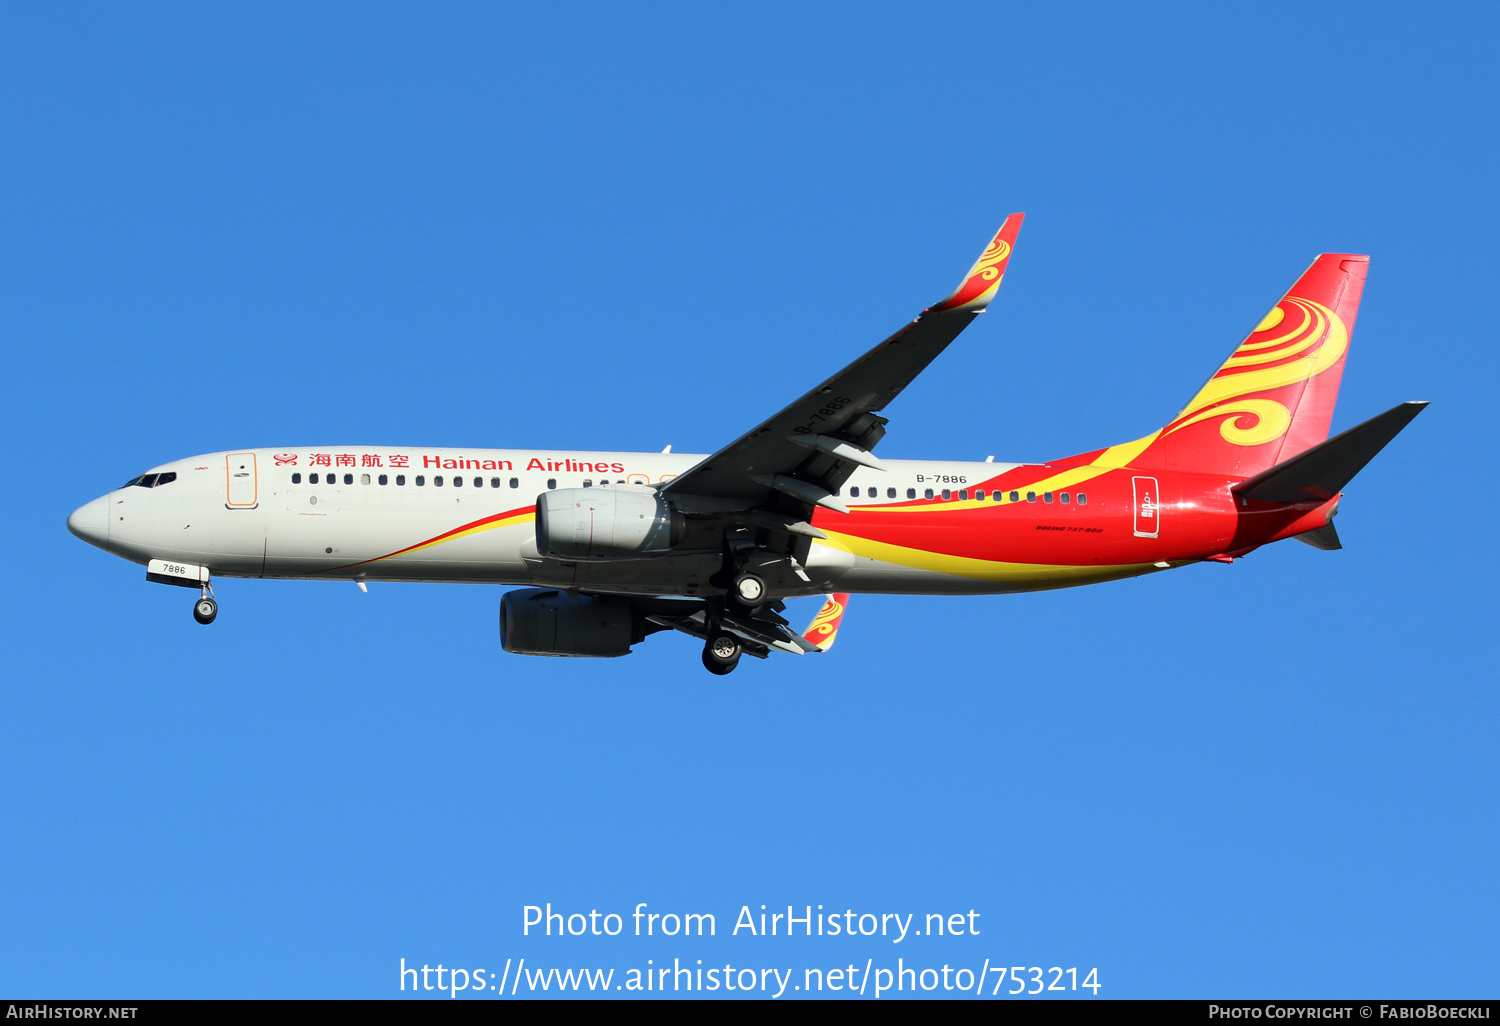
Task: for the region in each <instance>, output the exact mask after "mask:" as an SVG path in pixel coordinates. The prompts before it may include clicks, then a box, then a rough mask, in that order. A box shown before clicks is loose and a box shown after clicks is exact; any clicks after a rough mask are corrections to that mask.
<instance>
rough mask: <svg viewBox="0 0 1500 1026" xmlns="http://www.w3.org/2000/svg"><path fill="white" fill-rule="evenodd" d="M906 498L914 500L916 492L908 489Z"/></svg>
mask: <svg viewBox="0 0 1500 1026" xmlns="http://www.w3.org/2000/svg"><path fill="white" fill-rule="evenodd" d="M906 497H907V498H908V499H915V498H916V497H917V490H916V489H915V488H908V489H907V490H906Z"/></svg>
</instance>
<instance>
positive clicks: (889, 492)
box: [885, 488, 896, 499]
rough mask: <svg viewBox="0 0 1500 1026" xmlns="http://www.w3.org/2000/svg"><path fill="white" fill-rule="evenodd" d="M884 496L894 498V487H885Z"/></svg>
mask: <svg viewBox="0 0 1500 1026" xmlns="http://www.w3.org/2000/svg"><path fill="white" fill-rule="evenodd" d="M885 497H886V498H887V499H894V498H895V497H896V489H894V488H887V489H886V490H885Z"/></svg>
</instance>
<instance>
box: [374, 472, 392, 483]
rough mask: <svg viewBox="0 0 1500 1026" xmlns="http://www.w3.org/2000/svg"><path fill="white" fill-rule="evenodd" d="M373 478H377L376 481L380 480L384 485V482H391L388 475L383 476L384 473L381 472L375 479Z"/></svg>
mask: <svg viewBox="0 0 1500 1026" xmlns="http://www.w3.org/2000/svg"><path fill="white" fill-rule="evenodd" d="M375 480H377V481H379V482H380V483H381V484H383V485H386V484H390V483H391V479H390V478H388V477H386V476H385V475H384V474H381V475H380V476H379V477H377V478H376V479H375Z"/></svg>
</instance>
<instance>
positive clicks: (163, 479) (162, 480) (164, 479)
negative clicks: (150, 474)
mask: <svg viewBox="0 0 1500 1026" xmlns="http://www.w3.org/2000/svg"><path fill="white" fill-rule="evenodd" d="M176 480H177V475H176V473H174V472H173V471H170V470H169V471H167V472H166V473H165V474H162V475H161V476H160V477H158V478H157V479H156V487H158V488H160V487H161V486H162V485H164V484H171V483H172V482H173V481H176Z"/></svg>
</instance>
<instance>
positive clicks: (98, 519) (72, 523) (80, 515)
mask: <svg viewBox="0 0 1500 1026" xmlns="http://www.w3.org/2000/svg"><path fill="white" fill-rule="evenodd" d="M68 530H70V531H72V532H73V533H74V534H76V535H77V536H78V537H80V538H82V539H83V540H84V541H86V542H88V543H89V544H90V545H97V546H99V547H100V548H101V549H102V548H103V547H104V546H105V545H106V544H107V543H108V542H109V500H108V499H107V498H105V497H100V498H98V499H95V500H94V501H93V502H87V503H84V504H83V505H82V506H79V507H78V508H77V509H75V510H74V511H73V514H72V515H71V516H70V517H68Z"/></svg>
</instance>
